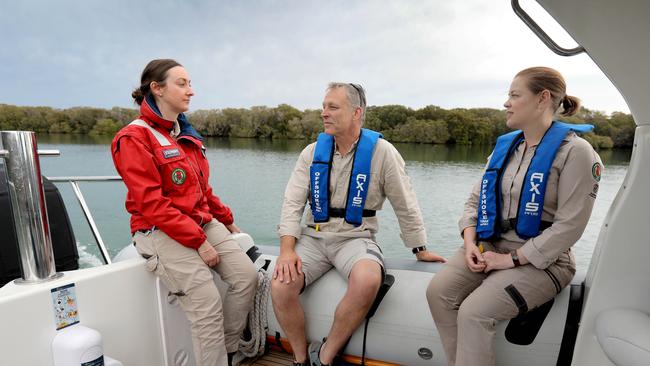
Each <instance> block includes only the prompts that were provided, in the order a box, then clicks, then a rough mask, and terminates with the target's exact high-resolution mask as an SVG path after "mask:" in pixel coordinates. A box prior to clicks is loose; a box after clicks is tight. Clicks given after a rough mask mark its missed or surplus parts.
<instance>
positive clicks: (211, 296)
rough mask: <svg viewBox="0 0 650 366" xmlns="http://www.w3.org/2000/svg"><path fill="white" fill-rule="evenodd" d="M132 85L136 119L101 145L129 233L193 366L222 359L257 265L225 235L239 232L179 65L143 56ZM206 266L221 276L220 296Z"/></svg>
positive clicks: (242, 320) (243, 313)
mask: <svg viewBox="0 0 650 366" xmlns="http://www.w3.org/2000/svg"><path fill="white" fill-rule="evenodd" d="M140 84H141V85H140V87H138V88H136V89H135V90H134V91H133V93H132V97H133V99H134V100H135V102H136V103H137V104H138V105H140V117H139V119H137V120H135V121H133V122H131V123H130V124H129V125H127V126H125V127H124V128H122V130H120V131H119V132H118V133H117V135H116V136H115V139H114V140H113V143H112V145H111V151H112V154H113V162H114V163H115V168H116V169H117V171H118V173H119V174H120V175H121V176H122V179H123V180H124V183H125V184H126V186H127V188H128V193H127V197H126V209H127V211H128V212H129V213H130V214H131V232H132V234H133V240H134V242H135V245H136V249H137V250H138V253H140V255H142V256H143V257H144V258H146V259H147V264H146V267H147V270H149V271H152V272H154V273H155V274H156V275H158V276H159V277H160V279H161V280H162V282H163V283H164V284H165V286H167V288H168V289H169V291H170V292H171V293H173V294H175V295H176V296H177V297H178V299H179V302H180V304H181V307H182V308H183V310H184V311H185V313H186V315H187V318H188V319H189V320H190V323H191V329H192V341H193V344H194V353H195V356H196V361H197V365H202V366H213V365H219V366H221V365H225V364H226V363H227V362H228V361H227V360H228V357H227V354H228V355H230V356H232V354H234V353H235V352H236V351H237V347H238V343H239V335H240V333H241V331H242V330H243V328H244V327H245V325H246V317H247V314H248V311H249V310H250V308H251V306H252V304H253V297H254V295H255V289H256V285H257V271H256V269H255V266H254V265H253V263H252V262H251V260H250V259H249V258H248V257H247V256H246V254H245V253H244V252H243V251H242V249H241V248H240V247H239V245H238V244H237V242H235V241H234V240H233V239H232V237H231V233H236V232H239V229H238V228H237V226H235V224H234V221H233V216H232V211H231V210H230V208H229V207H228V206H226V205H225V204H223V203H222V202H221V200H219V198H218V197H217V196H215V195H214V193H213V192H212V188H211V187H210V185H209V183H208V178H209V176H210V170H209V167H208V160H207V158H206V155H205V147H204V146H203V143H202V137H201V135H199V134H198V132H197V131H196V130H195V129H194V128H193V127H192V126H191V125H190V124H189V123H188V121H187V118H186V117H185V115H184V114H183V112H185V111H187V110H188V109H189V105H190V99H191V97H192V96H193V95H194V92H193V91H192V86H191V83H190V78H189V76H188V74H187V71H186V70H185V68H183V66H182V65H180V64H179V63H178V62H176V61H174V60H169V59H162V60H153V61H151V62H149V64H147V66H146V67H145V69H144V71H143V72H142V77H141V83H140ZM210 268H212V269H214V270H216V271H217V273H219V275H220V276H221V279H223V280H224V281H225V282H226V283H228V284H229V290H228V293H227V295H226V297H225V299H224V300H223V303H222V300H221V297H220V295H219V292H218V291H217V288H216V286H215V284H214V281H213V279H212V272H211V271H210ZM230 358H231V357H230Z"/></svg>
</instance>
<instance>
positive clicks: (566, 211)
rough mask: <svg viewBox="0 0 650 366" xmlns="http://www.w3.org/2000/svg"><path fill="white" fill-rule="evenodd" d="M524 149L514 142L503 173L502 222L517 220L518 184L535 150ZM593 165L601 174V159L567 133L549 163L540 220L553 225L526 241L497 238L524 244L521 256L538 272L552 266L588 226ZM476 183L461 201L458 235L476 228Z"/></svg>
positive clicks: (508, 234) (593, 196)
mask: <svg viewBox="0 0 650 366" xmlns="http://www.w3.org/2000/svg"><path fill="white" fill-rule="evenodd" d="M525 146H526V145H525V144H524V142H523V141H522V142H521V144H519V146H518V147H517V149H516V150H515V151H514V152H513V154H512V156H511V157H510V160H509V161H508V165H507V167H506V169H505V171H504V173H503V178H502V181H501V192H502V197H503V205H502V208H501V217H502V218H503V219H510V218H515V217H516V216H517V211H518V209H519V197H520V193H521V186H522V184H523V181H524V177H525V175H526V172H527V170H528V166H529V165H530V162H531V160H532V158H533V155H534V154H535V150H536V148H537V146H532V147H530V148H529V149H525ZM524 150H526V151H525V152H524ZM596 164H599V165H600V166H599V167H598V168H600V171H602V162H601V160H600V156H598V154H597V153H596V152H595V151H594V149H593V148H592V147H591V145H590V144H589V143H588V142H587V141H586V140H584V139H582V138H580V137H579V136H577V135H576V134H575V133H573V132H570V133H568V134H567V136H566V137H565V138H564V141H563V142H562V145H560V148H559V149H558V152H557V154H556V155H555V160H553V164H552V166H551V171H550V174H549V178H548V182H547V185H546V193H545V195H544V210H543V212H542V220H544V221H550V222H552V223H553V225H552V226H551V227H549V228H548V229H546V230H544V231H543V232H542V233H541V234H540V235H538V236H536V237H534V238H531V239H528V240H524V239H522V238H520V237H519V236H517V234H516V233H515V230H510V231H508V232H506V233H504V234H502V239H504V240H508V241H512V242H519V243H524V244H523V246H522V247H521V250H522V252H523V254H524V255H525V256H526V258H527V259H528V260H529V261H530V262H531V263H532V264H533V265H534V266H535V267H537V268H540V269H544V268H546V267H548V266H549V265H551V264H552V263H553V262H555V260H556V259H557V258H558V257H559V255H560V254H562V253H563V252H566V251H568V250H569V248H571V246H573V244H575V243H576V242H577V241H578V239H580V237H581V236H582V233H583V231H584V229H585V226H587V222H588V221H589V216H591V209H592V208H593V206H594V201H595V199H596V194H597V193H598V182H599V180H600V175H599V173H600V172H599V171H597V167H596ZM480 183H481V182H480V180H479V181H478V182H477V183H476V185H475V186H474V189H473V190H472V193H471V194H470V196H469V198H468V199H467V202H465V209H464V211H463V216H462V217H461V219H460V220H459V222H458V227H459V229H460V232H461V234H462V232H463V231H464V230H465V228H467V227H471V226H474V227H475V226H476V219H477V203H478V198H479V190H480ZM495 244H497V245H498V242H497V243H495Z"/></svg>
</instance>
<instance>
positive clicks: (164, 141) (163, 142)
mask: <svg viewBox="0 0 650 366" xmlns="http://www.w3.org/2000/svg"><path fill="white" fill-rule="evenodd" d="M129 125H134V126H140V127H145V128H148V129H149V131H151V133H152V134H153V137H155V138H156V140H158V143H159V144H160V146H171V144H172V143H171V142H169V140H168V139H166V138H165V136H164V135H163V134H162V133H160V132H158V131H157V130H156V129H155V128H153V127H151V126H149V124H148V123H147V122H145V121H143V120H141V119H136V120H135V121H133V122H131V123H129Z"/></svg>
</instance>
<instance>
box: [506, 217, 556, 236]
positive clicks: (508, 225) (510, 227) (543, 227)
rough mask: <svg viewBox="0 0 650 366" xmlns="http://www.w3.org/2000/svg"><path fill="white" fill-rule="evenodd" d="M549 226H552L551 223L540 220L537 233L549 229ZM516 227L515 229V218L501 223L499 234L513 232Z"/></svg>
mask: <svg viewBox="0 0 650 366" xmlns="http://www.w3.org/2000/svg"><path fill="white" fill-rule="evenodd" d="M551 225H553V222H551V221H545V220H542V221H541V222H540V223H539V231H540V232H542V231H544V230H546V229H548V228H549V227H551ZM516 227H517V219H515V218H512V219H507V220H502V221H501V233H505V232H508V231H510V230H513V229H514V228H516Z"/></svg>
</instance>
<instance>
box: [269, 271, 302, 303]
mask: <svg viewBox="0 0 650 366" xmlns="http://www.w3.org/2000/svg"><path fill="white" fill-rule="evenodd" d="M304 281H305V280H304V276H299V277H298V280H296V281H293V282H291V281H290V282H286V281H285V282H280V280H278V279H277V278H276V279H273V280H271V298H272V300H273V302H285V301H290V300H292V299H297V298H298V296H300V290H302V287H303V283H304Z"/></svg>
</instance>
